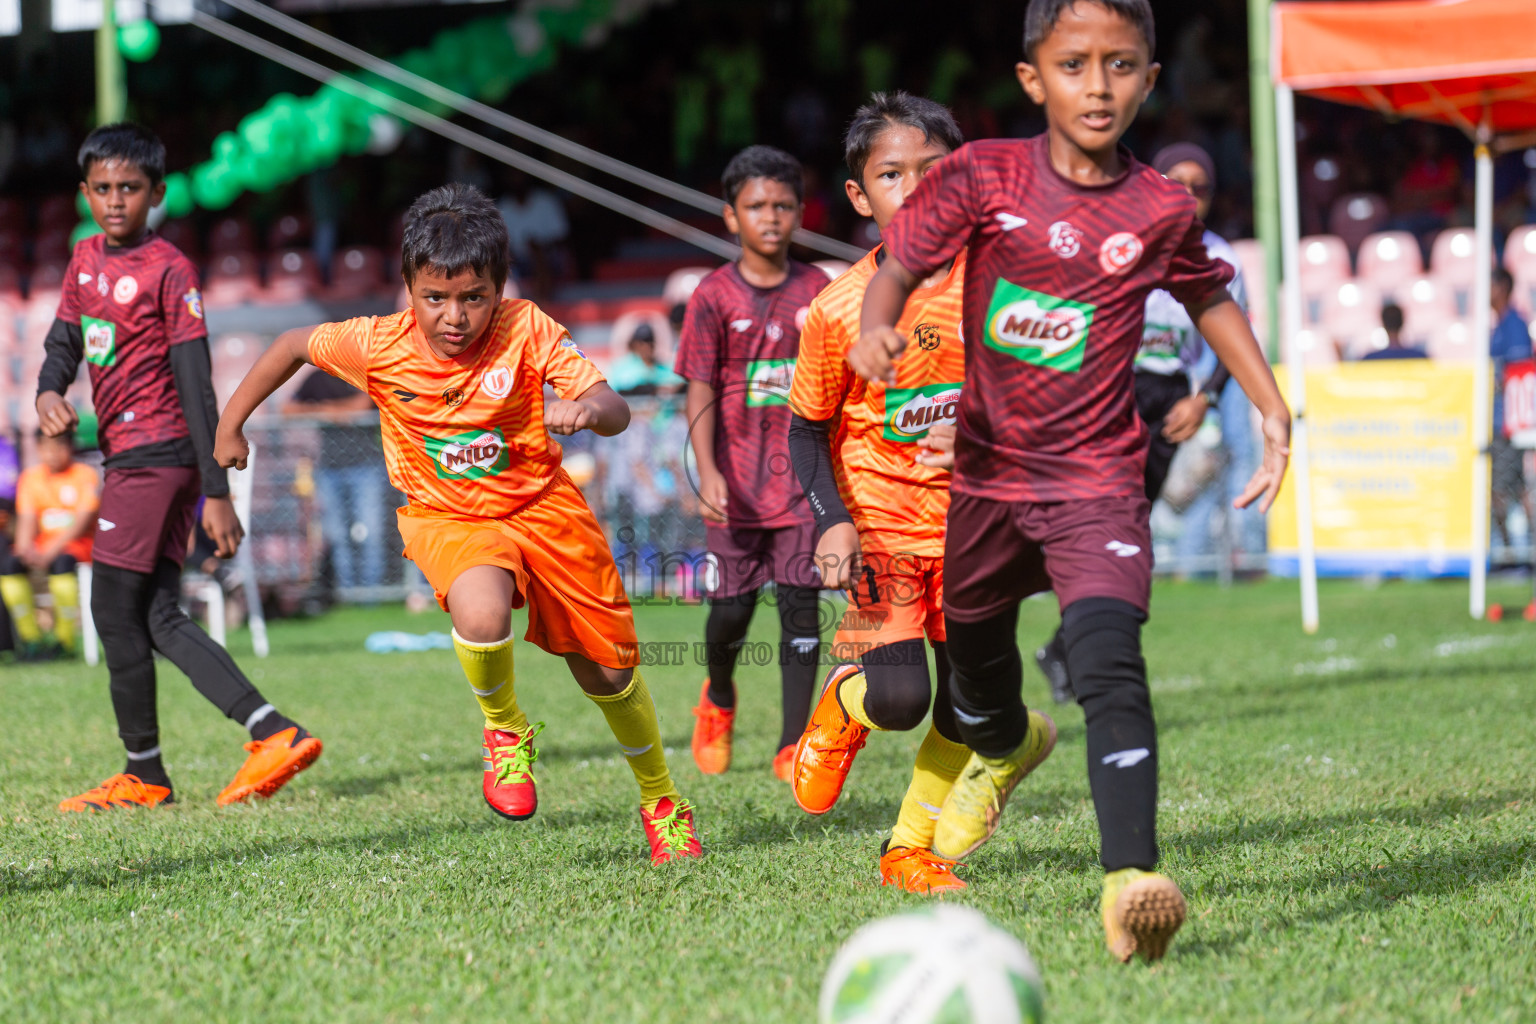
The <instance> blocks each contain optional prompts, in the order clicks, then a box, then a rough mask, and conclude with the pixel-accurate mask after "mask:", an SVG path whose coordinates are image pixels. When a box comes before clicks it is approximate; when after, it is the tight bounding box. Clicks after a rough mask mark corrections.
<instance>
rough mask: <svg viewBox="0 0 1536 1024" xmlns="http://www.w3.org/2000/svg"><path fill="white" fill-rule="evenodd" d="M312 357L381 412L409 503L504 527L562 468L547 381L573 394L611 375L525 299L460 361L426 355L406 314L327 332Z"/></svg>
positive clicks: (504, 312) (398, 483)
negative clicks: (550, 427)
mask: <svg viewBox="0 0 1536 1024" xmlns="http://www.w3.org/2000/svg"><path fill="white" fill-rule="evenodd" d="M309 358H310V360H311V361H312V362H313V363H314V364H315V365H316V366H318V367H320V368H321V369H322V370H324V371H325V372H326V373H329V374H330V375H331V376H333V377H338V378H340V379H341V380H344V381H346V382H347V383H348V384H351V385H352V386H353V387H355V388H358V389H359V390H362V391H365V392H367V394H368V397H369V398H371V399H373V404H374V405H376V406H378V407H379V421H380V425H381V428H382V432H383V436H384V458H385V461H386V462H387V463H388V465H389V480H390V483H392V484H394V485H395V487H396V488H398V489H399V490H401V491H403V492H405V494H406V496H407V497H408V498H409V499H410V501H411V504H413V505H419V506H421V507H423V508H430V509H437V510H439V511H442V512H456V513H458V514H460V515H466V516H483V517H485V518H489V519H499V518H502V517H504V516H509V515H512V514H513V513H514V512H516V511H518V510H519V509H521V508H522V507H523V506H525V505H527V504H528V503H529V502H530V501H532V500H533V499H534V498H536V497H538V495H539V493H540V492H541V491H543V489H544V488H545V486H547V485H548V484H549V482H550V480H551V479H553V478H554V476H555V475H556V474H557V473H558V472H559V471H560V446H559V445H558V444H556V443H555V441H554V439H553V438H551V437H550V435H549V431H547V430H546V429H545V428H544V385H545V384H548V385H550V386H551V387H553V388H554V389H555V392H556V393H557V394H558V395H559V396H560V397H561V398H577V397H579V396H580V395H581V393H582V392H583V391H586V390H587V389H588V388H590V387H592V386H593V385H594V384H601V383H602V382H603V375H602V373H600V372H599V371H598V369H597V367H595V366H593V365H592V364H591V363H590V362H588V361H587V357H586V355H585V353H583V352H582V351H581V350H580V349H579V348H577V347H576V345H575V343H574V342H573V341H571V336H570V333H569V332H568V331H566V329H565V328H564V327H561V326H560V325H559V324H557V323H555V321H554V320H551V319H550V318H549V317H548V316H546V315H545V314H544V312H543V311H542V310H540V309H539V308H538V307H537V306H535V305H534V304H533V303H531V302H529V301H527V300H526V299H503V300H502V301H501V303H500V304H499V305H498V306H497V307H496V312H495V313H494V314H492V316H491V322H490V324H489V325H488V326H487V327H486V329H485V333H484V334H482V335H481V336H480V339H479V340H478V341H476V342H475V344H474V345H473V346H471V347H470V348H469V349H468V350H467V351H465V352H463V353H461V354H460V355H458V356H457V357H455V358H453V359H439V358H438V357H437V355H436V354H435V353H434V352H433V351H432V350H431V349H430V348H428V347H427V342H426V339H425V338H424V337H422V334H421V331H419V330H418V329H417V328H416V314H415V312H413V311H412V310H410V309H406V310H404V311H403V312H400V313H395V314H393V315H391V316H375V317H358V318H357V319H355V320H346V321H343V322H341V323H331V324H322V325H321V326H320V327H317V328H316V329H315V332H314V333H313V334H312V335H310V339H309Z"/></svg>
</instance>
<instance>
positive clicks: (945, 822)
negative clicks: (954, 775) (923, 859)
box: [933, 711, 1056, 860]
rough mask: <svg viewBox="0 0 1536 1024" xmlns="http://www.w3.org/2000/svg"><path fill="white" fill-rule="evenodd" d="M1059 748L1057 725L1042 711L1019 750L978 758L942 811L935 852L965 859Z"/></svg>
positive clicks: (1035, 716)
mask: <svg viewBox="0 0 1536 1024" xmlns="http://www.w3.org/2000/svg"><path fill="white" fill-rule="evenodd" d="M1055 747H1056V723H1055V722H1053V721H1051V719H1050V718H1049V717H1048V716H1046V715H1043V714H1041V713H1040V712H1038V711H1031V712H1030V713H1029V729H1028V731H1027V732H1025V734H1024V742H1023V743H1021V744H1019V749H1017V750H1015V751H1014V752H1013V753H1011V754H1008V755H1007V756H1005V757H982V756H981V755H980V754H974V753H973V754H972V755H971V759H970V760H969V761H968V762H966V765H965V769H964V770H963V771H961V773H960V778H958V779H956V780H955V786H954V788H953V789H951V790H950V791H949V796H948V797H947V798H945V800H944V806H943V807H942V808H940V809H939V820H938V822H937V823H936V824H935V826H934V833H933V852H934V853H936V854H938V855H939V856H940V857H942V858H944V859H945V860H964V859H965V858H966V857H969V856H970V855H971V854H973V853H975V852H976V851H977V849H979V848H980V847H981V845H982V844H983V843H985V842H986V841H987V840H988V839H991V838H992V833H994V832H996V831H997V824H998V821H999V820H1000V819H1001V818H1002V815H1003V806H1004V805H1005V804H1006V803H1007V802H1008V794H1010V793H1012V792H1013V787H1015V786H1017V785H1018V784H1019V782H1020V780H1022V779H1023V778H1024V776H1026V775H1028V774H1029V773H1030V772H1032V771H1034V770H1035V769H1036V768H1038V767H1039V766H1040V763H1041V762H1042V761H1044V760H1045V759H1046V758H1047V757H1049V756H1050V755H1051V751H1052V750H1053V749H1055Z"/></svg>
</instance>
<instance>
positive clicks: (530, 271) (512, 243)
mask: <svg viewBox="0 0 1536 1024" xmlns="http://www.w3.org/2000/svg"><path fill="white" fill-rule="evenodd" d="M496 208H497V209H498V210H499V211H501V219H502V220H503V221H505V222H506V225H507V247H508V248H509V249H510V250H511V252H512V270H513V273H514V274H516V276H517V278H518V279H519V280H521V281H525V282H526V283H527V284H528V291H529V292H530V297H531V298H533V299H534V300H535V301H537V302H545V301H548V299H549V296H550V293H551V292H552V291H553V289H554V283H555V281H556V280H557V279H558V278H559V277H561V276H562V275H563V274H564V272H565V267H566V263H567V262H568V259H567V254H566V252H565V243H566V239H568V238H569V237H570V234H571V223H570V220H569V219H568V218H567V217H566V214H565V204H564V203H562V202H561V201H560V196H559V195H558V194H557V193H556V192H555V191H554V190H553V189H551V188H547V187H545V186H543V185H535V184H534V183H533V181H532V179H530V178H529V177H528V175H526V174H524V173H522V172H521V171H512V172H510V173H509V174H508V175H507V191H506V192H505V193H504V194H503V195H502V197H501V199H500V200H498V201H497V203H496Z"/></svg>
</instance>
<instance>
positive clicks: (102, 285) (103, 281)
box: [96, 270, 112, 298]
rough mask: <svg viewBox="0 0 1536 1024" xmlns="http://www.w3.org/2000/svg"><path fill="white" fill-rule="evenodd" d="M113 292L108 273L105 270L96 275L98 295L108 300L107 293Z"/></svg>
mask: <svg viewBox="0 0 1536 1024" xmlns="http://www.w3.org/2000/svg"><path fill="white" fill-rule="evenodd" d="M111 290H112V282H110V281H108V280H107V272H106V271H105V270H103V271H102V272H101V273H99V274H97V275H96V294H97V295H100V296H101V297H102V298H106V297H107V293H108V292H110V291H111Z"/></svg>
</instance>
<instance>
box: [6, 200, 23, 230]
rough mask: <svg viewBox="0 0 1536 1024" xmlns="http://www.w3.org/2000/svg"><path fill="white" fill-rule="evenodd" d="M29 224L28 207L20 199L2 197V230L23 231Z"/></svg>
mask: <svg viewBox="0 0 1536 1024" xmlns="http://www.w3.org/2000/svg"><path fill="white" fill-rule="evenodd" d="M26 226H27V207H26V204H24V203H23V202H22V201H21V200H20V199H10V198H4V199H0V231H15V232H18V233H19V232H21V231H24V230H25V229H26Z"/></svg>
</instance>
